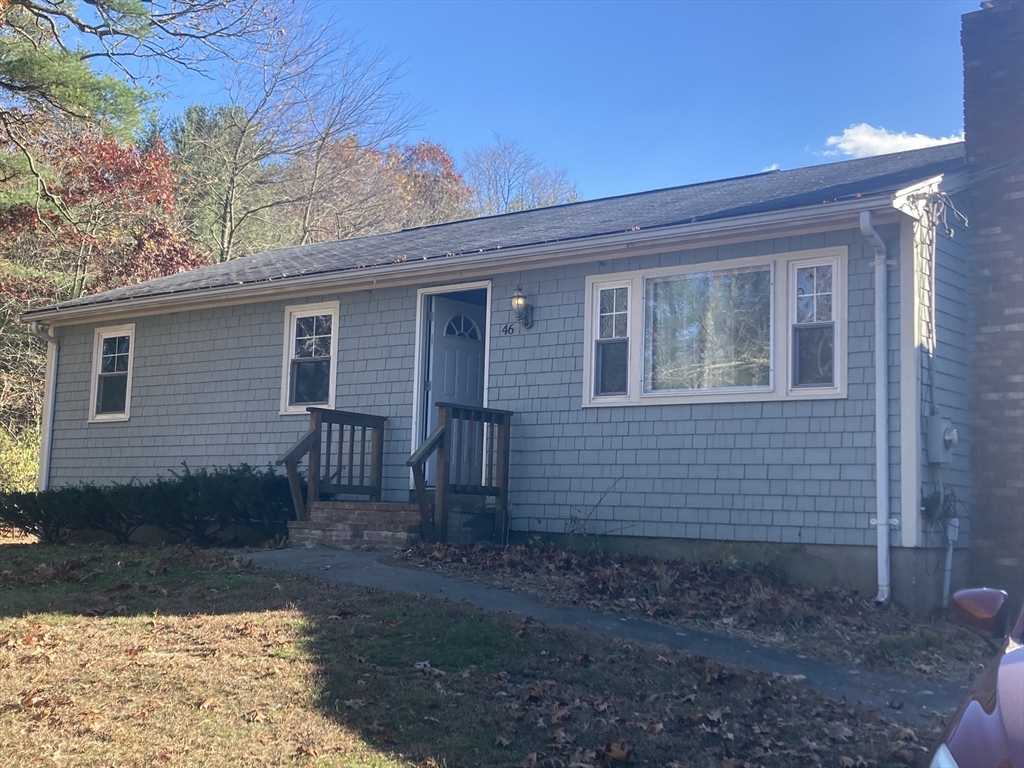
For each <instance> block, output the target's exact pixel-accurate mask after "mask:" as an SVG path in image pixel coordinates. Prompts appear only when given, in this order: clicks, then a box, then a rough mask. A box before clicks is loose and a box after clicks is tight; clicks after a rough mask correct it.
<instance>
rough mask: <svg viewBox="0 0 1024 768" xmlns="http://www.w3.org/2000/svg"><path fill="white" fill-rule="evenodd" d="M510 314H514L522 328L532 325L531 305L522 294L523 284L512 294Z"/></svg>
mask: <svg viewBox="0 0 1024 768" xmlns="http://www.w3.org/2000/svg"><path fill="white" fill-rule="evenodd" d="M512 314H514V315H515V316H516V320H518V321H519V322H520V323H521V324H522V326H523V328H529V327H530V326H531V325H533V305H532V304H529V303H528V302H527V301H526V297H525V296H524V295H523V286H521V285H520V286H518V287H517V288H516V290H515V292H514V293H513V294H512Z"/></svg>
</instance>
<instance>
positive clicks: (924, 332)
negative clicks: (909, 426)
mask: <svg viewBox="0 0 1024 768" xmlns="http://www.w3.org/2000/svg"><path fill="white" fill-rule="evenodd" d="M955 204H956V205H957V207H958V208H960V209H965V208H964V204H965V201H964V200H963V199H961V198H958V199H956V201H955ZM946 223H947V224H948V225H950V227H951V228H952V230H953V236H952V237H949V236H947V235H946V234H945V232H944V228H943V227H941V226H940V227H939V228H938V231H937V233H936V236H935V241H934V242H935V248H934V264H935V268H936V272H935V280H934V287H935V294H934V301H935V328H934V330H932V329H931V328H930V322H929V316H930V314H931V313H930V308H931V302H932V296H931V290H932V289H931V285H932V281H931V279H930V277H931V274H930V268H931V264H930V263H929V262H928V261H927V260H924V261H922V263H920V264H919V268H920V270H921V276H920V277H921V282H922V286H921V297H920V301H921V336H922V340H923V343H924V348H922V349H921V350H920V351H919V355H920V368H921V382H922V387H921V400H922V402H921V433H920V434H921V438H920V439H921V446H922V452H921V460H922V471H921V479H922V486H923V487H922V493H923V495H928V494H931V493H933V492H934V491H935V490H936V489H937V481H938V479H939V477H938V476H937V475H936V473H935V468H934V467H932V466H930V465H929V464H928V456H927V449H926V446H927V444H928V443H927V439H928V414H929V413H930V412H931V409H932V406H933V401H932V387H931V386H930V383H931V378H932V370H934V393H935V395H934V406H935V408H937V409H938V411H939V412H940V413H941V414H942V415H943V416H944V417H945V418H947V419H949V420H950V422H951V423H952V424H953V426H955V427H956V429H957V431H958V432H959V434H960V444H959V445H958V446H957V448H956V449H955V450H954V451H953V453H952V459H951V461H950V462H949V463H948V464H946V465H944V466H943V467H942V469H941V478H942V482H943V483H944V484H945V486H946V488H947V489H950V490H952V491H953V492H954V493H955V494H956V496H957V498H958V499H960V501H961V502H963V504H962V505H960V506H959V508H958V510H957V511H958V514H959V516H960V518H961V521H960V539H959V540H958V546H960V547H966V546H967V545H968V542H969V538H970V505H971V479H970V466H969V463H970V462H969V457H970V438H971V436H970V425H969V399H968V398H969V387H970V382H969V378H970V353H971V352H970V314H971V313H970V274H969V249H968V246H969V236H970V233H969V232H968V230H967V229H966V227H964V226H963V224H962V222H961V221H959V220H958V219H956V218H955V217H954V216H953V215H952V213H950V214H949V215H948V216H947V220H946ZM929 346H931V347H933V349H934V353H933V354H930V353H929V351H928V347H929ZM929 358H931V359H929ZM922 524H923V527H924V533H925V543H926V544H931V545H943V544H944V541H943V539H942V536H943V533H942V530H941V529H940V528H939V527H938V526H935V525H929V524H928V523H927V522H926V521H922Z"/></svg>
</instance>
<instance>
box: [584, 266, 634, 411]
mask: <svg viewBox="0 0 1024 768" xmlns="http://www.w3.org/2000/svg"><path fill="white" fill-rule="evenodd" d="M606 278H607V279H605V280H601V281H600V282H597V281H595V282H593V283H589V284H588V286H587V318H589V319H588V322H587V323H586V327H585V328H584V337H585V344H586V345H587V352H586V353H585V354H584V368H585V371H586V373H585V375H586V383H585V384H584V388H586V389H587V390H588V392H587V393H588V394H589V395H590V399H591V400H593V401H595V402H597V403H600V404H601V405H612V404H618V405H622V404H626V403H629V401H630V398H631V397H632V396H633V394H634V393H635V390H636V387H635V385H634V383H633V377H632V376H628V377H627V378H626V394H624V395H598V394H596V393H595V392H594V390H595V389H596V388H597V387H596V386H595V385H596V382H595V381H594V375H595V373H596V371H597V361H596V359H595V357H596V355H595V352H596V349H597V336H598V334H597V329H598V327H599V326H600V324H601V302H600V300H599V296H600V292H601V291H607V290H609V289H612V288H625V289H626V308H627V310H628V312H629V314H628V315H627V321H628V326H627V328H626V341H627V343H628V346H629V366H630V370H632V369H633V352H634V350H635V347H636V346H637V345H636V344H635V343H634V339H635V338H636V328H637V325H636V317H635V313H634V311H633V296H634V293H633V286H632V281H630V280H624V279H622V277H621V276H619V275H607V276H606ZM640 327H641V328H642V327H643V318H641V323H640ZM641 351H642V350H641Z"/></svg>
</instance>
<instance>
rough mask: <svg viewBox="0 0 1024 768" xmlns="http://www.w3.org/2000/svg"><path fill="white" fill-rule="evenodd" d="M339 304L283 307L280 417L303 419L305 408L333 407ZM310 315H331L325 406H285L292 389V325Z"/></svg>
mask: <svg viewBox="0 0 1024 768" xmlns="http://www.w3.org/2000/svg"><path fill="white" fill-rule="evenodd" d="M338 310H339V302H337V301H327V302H324V303H322V304H293V305H291V306H287V307H285V308H284V345H283V352H282V358H281V410H280V412H279V413H280V415H281V416H302V415H308V413H309V412H308V411H307V410H306V409H307V408H312V407H318V408H334V404H335V402H336V400H335V395H336V393H337V386H338V339H339V333H338V316H339V311H338ZM310 315H330V316H331V363H330V385H329V390H328V393H327V402H326V403H316V404H313V403H303V404H302V405H290V404H289V403H288V392H289V391H290V389H291V387H290V384H291V375H292V365H291V363H292V345H293V344H294V343H295V323H296V321H297V320H298V318H300V317H309V316H310Z"/></svg>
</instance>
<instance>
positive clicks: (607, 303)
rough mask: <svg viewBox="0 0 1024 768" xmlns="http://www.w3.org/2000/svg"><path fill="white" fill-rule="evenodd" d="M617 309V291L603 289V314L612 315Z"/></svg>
mask: <svg viewBox="0 0 1024 768" xmlns="http://www.w3.org/2000/svg"><path fill="white" fill-rule="evenodd" d="M614 311H615V291H614V290H611V291H601V314H602V315H610V314H611V313H612V312H614Z"/></svg>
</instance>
